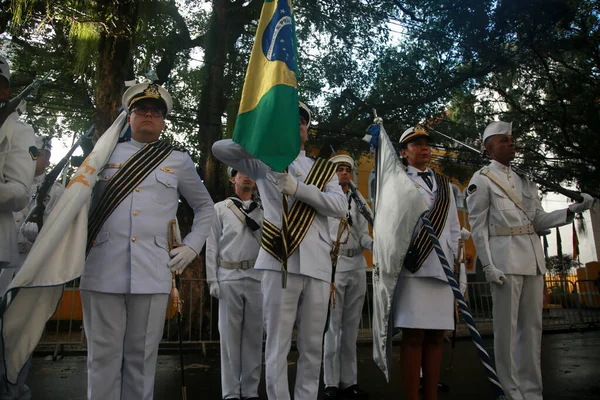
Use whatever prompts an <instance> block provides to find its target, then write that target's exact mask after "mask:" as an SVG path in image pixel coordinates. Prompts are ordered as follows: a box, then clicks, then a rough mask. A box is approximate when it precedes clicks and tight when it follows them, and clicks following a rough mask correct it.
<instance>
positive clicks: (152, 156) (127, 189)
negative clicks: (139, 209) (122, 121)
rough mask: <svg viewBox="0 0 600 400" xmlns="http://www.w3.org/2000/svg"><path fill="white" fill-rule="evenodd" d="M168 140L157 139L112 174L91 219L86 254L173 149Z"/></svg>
mask: <svg viewBox="0 0 600 400" xmlns="http://www.w3.org/2000/svg"><path fill="white" fill-rule="evenodd" d="M173 150H174V149H173V146H171V145H170V144H169V143H166V142H162V141H160V140H156V141H154V142H151V143H148V144H146V145H145V146H144V147H142V148H141V149H140V150H138V151H137V152H136V153H135V154H133V155H132V156H131V157H129V159H128V160H127V161H125V163H124V164H123V165H122V166H121V168H120V169H119V170H118V171H117V172H116V173H115V174H114V175H113V177H112V178H111V179H110V181H109V182H108V184H107V185H106V187H105V188H104V192H103V193H102V197H101V198H100V201H99V202H98V206H97V207H96V208H95V209H94V210H93V211H92V213H91V215H90V218H89V221H88V239H87V246H86V255H87V254H88V253H89V252H90V249H91V248H92V244H93V243H94V239H96V235H98V232H99V231H100V228H101V227H102V225H103V224H104V223H105V222H106V220H107V219H108V217H110V215H111V214H112V213H113V212H114V211H115V209H116V208H117V207H118V206H119V204H121V202H122V201H123V200H124V199H125V198H126V197H127V196H128V195H129V193H131V191H132V190H133V189H134V188H135V187H137V186H138V185H139V184H140V183H141V182H142V181H143V180H144V179H146V177H147V176H148V175H149V174H150V173H151V172H152V171H154V169H155V168H156V167H158V165H159V164H160V163H161V162H163V161H164V160H165V159H166V158H167V157H168V156H169V154H171V153H172V152H173Z"/></svg>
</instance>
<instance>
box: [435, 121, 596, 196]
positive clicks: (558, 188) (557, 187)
mask: <svg viewBox="0 0 600 400" xmlns="http://www.w3.org/2000/svg"><path fill="white" fill-rule="evenodd" d="M433 131H434V132H435V133H437V134H440V135H442V136H443V137H445V138H447V139H450V140H452V141H453V142H455V143H458V144H460V145H461V146H463V147H466V148H467V149H469V150H471V151H472V152H474V153H477V154H479V155H480V156H482V157H487V156H486V155H485V154H484V153H483V152H482V151H480V150H477V149H476V148H474V147H472V146H469V145H468V144H466V143H464V142H461V141H460V140H458V139H455V138H453V137H452V136H450V135H446V134H445V133H442V132H440V131H438V130H435V129H433ZM511 167H512V169H513V170H515V172H517V173H518V174H520V175H523V176H525V177H527V178H529V179H530V180H532V181H533V182H535V183H537V184H539V185H542V186H545V187H547V188H548V189H550V190H552V191H553V192H556V193H560V194H562V195H563V196H565V197H568V198H570V199H572V200H575V201H576V202H578V203H581V202H582V201H583V196H581V193H579V192H575V191H573V190H569V189H565V188H564V187H562V186H560V185H557V184H555V183H552V182H550V181H547V180H546V179H544V178H541V177H539V176H536V175H533V174H532V173H530V172H527V171H525V170H523V169H522V168H519V167H518V166H514V165H512V166H511ZM594 197H597V196H594Z"/></svg>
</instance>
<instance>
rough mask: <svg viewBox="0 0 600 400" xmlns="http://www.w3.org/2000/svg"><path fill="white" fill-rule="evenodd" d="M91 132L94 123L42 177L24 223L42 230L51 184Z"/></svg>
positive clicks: (92, 131)
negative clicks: (30, 223)
mask: <svg viewBox="0 0 600 400" xmlns="http://www.w3.org/2000/svg"><path fill="white" fill-rule="evenodd" d="M93 133H94V125H93V124H92V126H90V127H89V128H88V130H87V131H86V132H85V134H84V135H83V136H81V137H80V138H79V139H78V140H77V142H75V144H74V145H73V147H71V149H70V150H69V151H68V152H67V154H66V155H65V156H64V157H63V158H62V159H61V160H60V161H59V162H58V164H56V165H55V166H54V168H52V171H50V172H49V173H48V174H47V175H46V177H45V178H44V182H42V184H41V185H40V187H39V189H38V191H37V196H36V198H35V207H34V208H33V210H31V212H30V213H29V215H28V216H27V218H26V219H25V223H27V222H35V223H36V224H37V226H38V229H39V230H40V231H41V230H42V226H43V225H44V212H45V211H46V205H45V204H44V199H45V198H46V196H47V195H48V193H49V192H50V189H52V185H54V182H55V181H56V178H58V175H60V172H61V171H62V170H63V168H64V167H65V165H67V162H69V158H71V155H72V154H73V153H74V152H75V150H77V148H78V147H79V145H80V144H81V142H82V141H83V140H84V139H88V138H90V137H91V136H92V134H93Z"/></svg>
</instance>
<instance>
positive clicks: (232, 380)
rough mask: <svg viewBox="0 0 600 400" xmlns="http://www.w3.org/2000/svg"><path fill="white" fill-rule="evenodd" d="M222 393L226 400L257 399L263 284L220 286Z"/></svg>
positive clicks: (245, 281) (242, 282)
mask: <svg viewBox="0 0 600 400" xmlns="http://www.w3.org/2000/svg"><path fill="white" fill-rule="evenodd" d="M219 292H220V295H219V334H220V336H221V390H222V392H223V398H224V399H230V398H231V399H233V398H241V399H243V398H247V397H258V384H259V383H260V370H261V364H262V339H263V314H262V293H261V283H260V282H259V281H256V280H254V279H239V280H235V281H224V282H219Z"/></svg>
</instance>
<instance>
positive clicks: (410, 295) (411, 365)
mask: <svg viewBox="0 0 600 400" xmlns="http://www.w3.org/2000/svg"><path fill="white" fill-rule="evenodd" d="M400 151H401V154H402V160H403V162H404V163H405V165H406V164H408V166H407V169H406V173H407V175H408V177H409V178H410V179H411V180H412V181H413V182H414V184H415V186H417V188H418V189H419V191H420V192H421V194H422V195H423V201H424V202H425V203H426V204H427V206H428V208H429V209H431V208H432V207H433V206H434V202H435V201H437V199H438V191H439V190H438V189H439V188H438V182H437V178H436V176H435V173H434V172H433V171H432V170H431V169H430V168H427V164H428V163H429V161H430V159H431V148H430V146H429V135H428V134H427V132H426V131H425V130H423V129H421V128H418V127H417V128H409V129H407V130H406V131H405V132H404V133H403V134H402V136H401V137H400ZM420 174H421V175H420ZM447 190H448V193H449V197H450V205H449V207H448V212H447V214H446V216H445V217H446V220H445V224H444V225H443V230H442V231H441V234H440V236H439V241H440V243H441V245H442V248H443V250H444V254H445V255H446V258H447V259H448V261H449V262H450V263H452V262H453V261H454V259H455V255H456V254H457V251H458V239H459V238H460V224H459V221H458V212H457V210H456V203H455V200H454V195H453V192H452V188H451V187H450V184H449V183H448V188H447ZM398 201H402V199H398ZM419 228H420V226H419V227H418V228H417V229H416V231H415V234H416V232H418V230H419ZM407 258H408V257H407ZM393 301H394V303H393V310H392V318H393V323H394V328H401V329H402V344H401V356H402V378H403V381H404V390H405V391H406V396H407V399H408V400H417V399H418V398H419V381H420V368H421V367H422V368H423V399H425V400H432V399H437V388H438V382H439V374H440V365H441V358H442V342H443V335H444V331H446V330H451V329H453V328H454V297H453V295H452V290H451V289H450V286H449V285H448V279H447V278H446V274H445V273H444V270H443V267H442V264H441V263H440V261H439V259H438V256H437V254H436V252H435V250H433V251H431V253H429V255H428V256H427V258H426V259H425V261H424V262H423V263H422V265H421V267H420V268H419V269H417V270H416V272H411V271H410V270H409V268H407V262H406V261H405V265H404V267H403V268H402V270H401V271H400V276H399V278H398V284H397V286H396V291H395V295H394V300H393Z"/></svg>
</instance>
